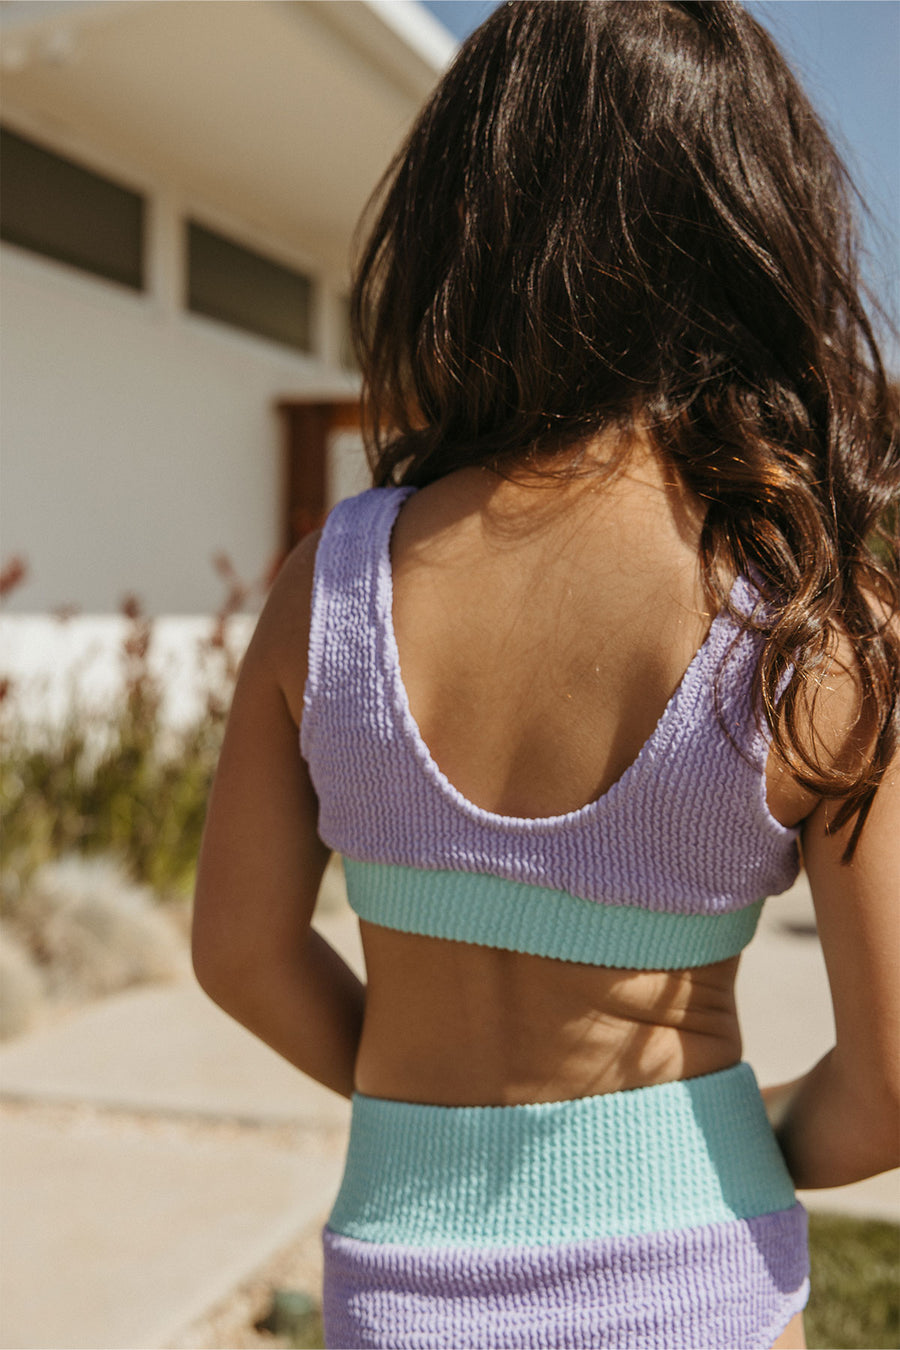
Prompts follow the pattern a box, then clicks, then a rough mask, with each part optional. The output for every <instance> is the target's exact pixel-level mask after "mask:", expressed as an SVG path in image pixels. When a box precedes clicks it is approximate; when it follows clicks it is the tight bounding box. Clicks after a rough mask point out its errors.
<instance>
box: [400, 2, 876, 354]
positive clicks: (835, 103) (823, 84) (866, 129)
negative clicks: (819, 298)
mask: <svg viewBox="0 0 900 1350" xmlns="http://www.w3.org/2000/svg"><path fill="white" fill-rule="evenodd" d="M549 2H550V0H548V3H549ZM421 3H423V4H424V5H425V8H426V9H429V10H431V11H432V13H433V14H435V15H436V17H437V18H438V19H440V20H441V22H442V23H444V25H445V26H446V27H447V28H449V29H450V31H451V32H452V33H454V34H455V35H456V36H457V37H460V38H462V37H465V36H466V35H467V34H468V33H470V32H471V31H472V29H473V28H475V27H477V26H478V24H479V23H481V21H482V20H483V19H484V18H486V16H487V15H488V14H489V13H490V12H491V10H492V9H494V8H495V3H496V0H421ZM747 8H748V9H749V10H750V11H751V13H752V14H753V15H754V16H755V17H756V18H758V19H759V20H760V21H761V22H762V23H764V24H765V26H766V27H767V28H768V29H769V31H770V32H771V33H772V35H773V37H774V38H775V40H776V41H777V42H778V44H779V46H780V47H781V49H782V51H783V52H784V53H785V55H786V56H787V57H788V59H789V60H790V61H791V63H792V65H793V67H794V69H795V70H796V71H797V73H798V74H799V75H800V77H801V79H802V81H803V84H804V87H805V88H806V91H807V93H808V95H809V97H810V98H811V100H812V102H813V104H814V105H815V106H816V108H817V109H818V111H819V113H820V114H821V116H822V117H823V118H824V119H825V122H826V123H827V125H828V127H829V129H830V131H831V133H832V135H833V136H834V138H835V141H836V143H837V145H838V146H839V148H840V150H841V153H842V154H843V156H844V159H845V161H846V163H847V165H848V167H849V168H850V171H851V173H852V174H853V177H854V179H855V181H856V182H857V184H858V186H859V187H860V188H861V190H862V193H863V196H864V197H865V199H866V201H867V202H868V205H869V207H870V209H871V211H872V213H873V216H874V223H873V224H869V225H866V226H865V227H864V233H863V237H864V239H865V241H866V246H867V249H868V252H869V255H870V256H869V260H868V265H867V275H868V278H869V281H870V284H871V285H872V286H873V288H874V290H875V291H876V293H877V294H878V296H879V297H880V298H881V300H882V302H883V303H888V304H890V308H891V311H892V315H893V318H894V322H895V323H900V275H898V274H900V266H898V255H900V224H898V222H900V0H747ZM891 296H892V297H893V299H892V301H891V300H890V299H889V297H891ZM886 345H887V346H888V347H889V348H890V347H892V346H893V344H892V343H888V344H886ZM896 355H897V349H896V347H895V348H894V356H895V357H896ZM892 364H893V365H896V364H898V362H897V360H896V359H894V360H892Z"/></svg>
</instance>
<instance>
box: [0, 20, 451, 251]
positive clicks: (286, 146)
mask: <svg viewBox="0 0 900 1350" xmlns="http://www.w3.org/2000/svg"><path fill="white" fill-rule="evenodd" d="M454 51H455V43H454V40H453V39H452V38H451V37H450V36H449V34H447V33H445V31H444V29H443V28H442V26H441V25H440V24H439V23H438V22H437V21H436V20H435V19H434V18H433V16H432V15H430V14H429V13H428V11H427V10H425V9H423V8H422V7H421V6H419V5H418V4H417V3H416V0H100V2H99V3H97V0H5V2H4V3H2V4H0V63H2V67H3V77H4V79H3V83H4V89H3V116H4V119H5V120H7V121H8V122H9V123H10V125H13V126H17V125H18V126H19V128H20V129H21V130H23V131H24V132H28V131H30V132H31V134H33V135H35V136H38V135H40V134H41V133H42V132H43V133H44V134H45V136H46V139H47V140H48V141H49V142H50V143H52V144H56V145H60V146H61V148H66V147H68V148H69V150H70V152H71V151H72V149H73V147H74V148H75V149H77V147H78V146H79V145H81V144H83V145H84V146H85V147H86V148H95V149H96V150H98V151H99V152H101V153H102V154H104V155H105V156H107V158H108V162H109V163H117V164H121V165H122V166H123V168H125V170H126V172H127V170H128V168H129V167H132V168H133V173H134V175H135V176H136V177H137V178H140V177H142V176H144V177H147V176H149V177H150V178H151V179H154V178H155V179H158V180H159V181H160V182H161V183H167V184H168V183H172V182H174V183H175V184H176V185H177V187H178V190H179V191H180V192H182V193H183V194H184V195H185V197H186V198H187V199H188V202H189V203H190V202H194V203H196V204H199V205H200V207H201V209H202V205H203V204H204V203H206V204H207V205H208V207H209V208H210V209H212V210H219V211H221V212H224V213H228V214H230V215H232V216H234V217H235V218H236V219H238V220H242V221H244V222H245V223H246V225H247V227H248V228H250V229H258V230H259V231H260V232H261V233H269V234H271V233H273V232H275V233H277V236H278V237H285V238H289V239H295V240H296V241H297V245H298V247H300V248H302V249H303V250H305V251H309V252H314V253H315V254H316V256H318V257H320V258H322V260H323V261H324V262H326V263H328V264H330V265H332V266H334V267H337V268H341V269H343V266H344V264H345V262H346V257H347V253H348V250H349V246H350V241H351V238H352V233H353V229H354V226H355V224H356V221H357V220H358V218H359V214H360V212H361V210H362V208H363V206H364V204H365V202H366V199H367V198H368V196H369V193H370V192H371V190H372V188H373V187H374V185H375V184H376V182H377V181H378V179H379V177H380V175H381V173H382V172H383V170H384V169H385V168H386V166H387V164H388V163H389V161H390V159H391V157H392V155H393V154H394V152H395V151H396V149H397V147H398V146H399V144H400V142H401V141H402V138H403V136H404V135H405V133H406V131H407V130H408V128H409V126H410V124H411V122H412V120H413V118H414V116H415V114H416V112H417V110H418V108H419V107H420V105H421V103H422V102H423V101H424V99H425V98H426V97H427V96H428V94H429V93H430V91H431V90H432V88H433V87H434V85H435V83H436V82H437V80H438V78H439V77H440V74H441V73H442V71H443V70H444V69H445V68H446V66H447V64H448V63H449V61H450V60H451V59H452V56H453V53H454Z"/></svg>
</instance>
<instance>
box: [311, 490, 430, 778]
mask: <svg viewBox="0 0 900 1350" xmlns="http://www.w3.org/2000/svg"><path fill="white" fill-rule="evenodd" d="M411 491H412V489H411V488H370V489H369V490H368V491H367V492H362V493H360V494H359V495H358V496H356V497H348V498H347V499H345V500H344V501H341V502H338V504H337V506H335V507H334V508H333V510H332V511H331V513H330V514H329V516H328V519H327V520H326V522H325V525H324V527H323V529H322V535H321V538H320V540H319V546H318V549H317V551H316V565H315V572H314V577H313V592H312V605H311V613H310V627H309V666H308V674H307V679H306V688H305V690H304V695H303V721H302V725H301V728H300V749H301V753H302V755H303V757H304V759H305V760H306V761H307V763H308V764H309V765H310V768H311V769H312V768H313V763H314V761H315V760H316V759H317V758H321V752H320V750H319V745H318V742H319V740H320V738H321V735H322V734H323V732H325V733H326V735H327V727H328V725H329V723H330V722H331V721H333V719H334V718H335V716H337V717H338V718H341V719H342V716H343V713H342V710H346V711H349V708H350V706H351V705H352V703H353V701H354V700H358V699H360V698H361V699H363V700H366V699H368V698H371V696H372V694H373V692H374V691H373V688H372V679H373V669H372V656H373V650H374V643H375V641H376V640H377V632H378V615H379V591H380V589H381V587H382V586H383V582H384V578H383V575H382V574H383V570H384V568H383V565H384V563H385V562H386V560H387V558H388V547H389V540H390V532H391V529H392V527H393V523H394V519H395V517H396V514H397V511H398V510H399V509H400V504H401V502H402V501H403V500H404V498H405V497H407V496H408V495H409V494H410V492H411ZM314 781H315V774H314Z"/></svg>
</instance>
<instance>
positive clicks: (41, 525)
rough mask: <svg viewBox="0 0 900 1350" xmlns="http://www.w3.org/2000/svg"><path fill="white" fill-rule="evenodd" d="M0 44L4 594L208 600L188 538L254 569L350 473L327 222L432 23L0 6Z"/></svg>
mask: <svg viewBox="0 0 900 1350" xmlns="http://www.w3.org/2000/svg"><path fill="white" fill-rule="evenodd" d="M0 39H2V42H0V62H2V73H3V93H2V105H0V120H2V127H3V133H4V134H3V163H4V168H3V175H4V182H3V189H4V190H3V196H2V225H0V233H2V239H3V242H2V244H0V287H2V325H0V331H2V352H0V363H2V364H0V379H2V414H0V418H2V420H0V430H2V449H0V455H2V459H0V474H2V477H0V492H2V498H0V558H2V559H3V560H8V559H9V558H10V557H12V556H16V555H21V556H23V557H24V558H25V559H26V560H27V564H28V578H27V581H26V582H25V584H23V585H22V586H21V587H19V588H18V589H17V590H16V591H15V592H14V593H13V594H12V595H11V596H10V598H9V600H8V602H7V604H8V608H9V609H10V610H13V611H17V612H19V613H24V612H30V613H35V612H41V611H44V612H46V611H49V610H52V609H55V608H56V607H58V606H65V605H69V604H74V605H77V606H78V607H79V608H80V609H81V610H82V611H83V612H87V613H103V612H111V611H113V610H115V609H116V608H117V607H118V605H119V602H120V600H121V597H122V596H123V594H124V593H126V592H134V593H136V594H137V595H138V596H139V597H140V599H141V600H142V602H143V603H144V605H145V607H146V608H147V609H148V610H149V612H151V613H168V614H173V613H174V614H177V613H200V612H206V611H209V610H211V609H213V608H215V607H216V606H217V604H218V603H219V601H220V600H221V598H222V583H221V580H220V579H219V578H218V577H217V576H216V574H215V572H214V569H213V567H212V565H211V558H212V556H213V555H214V554H216V553H218V552H225V553H227V554H228V555H229V557H230V558H231V559H232V561H233V563H234V566H235V567H236V569H237V571H238V573H239V574H240V575H241V576H243V577H245V578H247V579H251V578H253V577H256V576H258V575H260V574H261V573H262V572H263V570H264V569H265V568H266V566H267V564H268V563H269V562H270V561H271V560H272V558H273V556H274V555H276V554H277V553H278V552H279V551H280V550H281V549H283V548H284V546H285V545H286V543H287V542H288V540H289V537H290V535H291V534H292V533H293V534H296V533H297V531H298V530H302V529H303V528H305V527H308V526H309V524H310V523H312V522H314V521H315V520H316V519H317V518H318V517H319V516H320V515H321V511H322V509H323V507H324V506H325V505H327V504H328V503H329V502H330V501H332V500H334V499H335V498H336V497H337V496H340V495H345V494H346V493H347V492H348V491H352V490H355V489H356V488H357V487H358V486H362V485H363V483H364V478H363V476H362V468H363V466H362V458H361V452H360V450H359V444H358V437H356V435H355V433H353V432H352V431H349V432H348V431H347V430H345V431H344V432H343V433H342V434H341V433H340V430H339V429H340V427H341V426H342V425H343V426H344V427H348V426H349V427H352V425H353V420H354V417H353V405H354V402H355V399H356V395H357V392H358V379H357V377H356V376H355V375H354V374H353V372H352V369H350V368H349V366H348V357H347V345H346V296H347V289H348V275H349V271H348V259H349V256H350V248H351V239H352V235H353V230H354V227H355V224H356V222H357V219H358V217H359V214H360V211H361V210H362V208H363V206H364V204H365V202H366V200H367V197H368V195H369V193H370V191H371V189H372V188H373V186H374V185H375V183H376V181H377V180H378V178H379V177H380V175H381V173H382V171H383V170H384V168H385V167H386V165H387V164H388V162H389V160H390V158H391V156H392V154H393V153H394V151H395V150H396V149H397V147H398V145H399V144H400V142H401V140H402V138H403V136H404V133H405V132H406V130H407V128H408V127H409V125H410V123H411V121H412V119H413V117H414V115H415V113H416V111H417V109H418V107H419V106H420V105H421V103H422V101H423V99H424V98H425V97H426V96H427V94H428V93H429V92H430V90H431V88H432V87H433V85H434V83H435V82H436V80H437V78H438V76H439V74H440V72H441V71H442V69H443V68H444V67H445V65H446V64H447V62H448V61H449V59H450V57H451V56H452V53H453V50H454V43H453V40H452V38H450V37H449V35H447V34H446V33H445V32H444V30H443V28H442V27H441V26H440V25H439V24H438V23H437V22H436V21H435V20H434V19H433V18H432V17H431V15H429V14H428V12H427V11H425V10H423V9H420V8H419V6H418V5H417V4H415V2H414V0H237V2H235V0H124V2H123V3H119V2H118V0H101V3H94V2H93V0H68V3H57V0H36V2H35V3H20V2H19V0H5V3H3V4H2V7H0ZM284 402H292V403H294V404H295V405H296V406H295V407H294V409H293V411H291V412H285V411H284V410H283V409H282V410H279V407H278V405H279V404H280V403H284ZM310 403H312V405H313V406H312V407H311V408H310V406H309V405H310ZM289 422H290V423H291V427H289V425H288V423H289ZM291 428H292V429H291ZM335 429H338V430H337V434H334V433H335ZM348 437H349V439H348ZM326 440H327V441H328V445H329V450H328V453H327V456H326V457H325V459H324V461H323V460H322V458H321V450H322V446H323V444H324V443H325V441H326Z"/></svg>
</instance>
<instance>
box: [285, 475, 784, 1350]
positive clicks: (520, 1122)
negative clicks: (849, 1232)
mask: <svg viewBox="0 0 900 1350" xmlns="http://www.w3.org/2000/svg"><path fill="white" fill-rule="evenodd" d="M410 491H411V489H401V488H379V489H373V490H370V491H368V492H364V493H362V494H361V495H360V496H358V497H355V498H352V499H350V500H348V501H344V502H341V503H340V505H339V506H337V507H336V508H335V509H334V511H333V512H332V513H331V515H330V516H329V518H328V521H327V523H326V525H325V528H324V531H323V533H322V538H321V541H320V544H319V549H318V553H317V557H316V571H315V581H314V589H313V606H312V622H311V630H310V648H309V678H308V681H307V686H306V691H305V697H304V712H303V727H302V740H301V748H302V753H303V756H304V758H305V759H306V761H307V764H308V765H309V769H310V773H311V776H312V781H313V784H314V786H315V789H316V792H317V794H318V798H319V803H320V815H319V833H320V835H321V837H322V839H323V840H324V841H325V843H326V844H328V845H329V846H330V847H331V848H333V849H335V850H336V851H338V852H340V853H341V854H342V855H343V857H344V861H345V870H346V876H347V888H348V893H349V896H350V903H351V904H352V906H353V908H354V909H355V910H356V912H357V913H358V914H359V916H360V917H361V918H363V919H366V920H368V921H369V922H370V923H374V924H380V925H382V926H385V927H389V928H394V929H398V930H400V931H403V932H409V933H419V934H426V935H429V936H432V937H437V938H444V939H449V940H456V941H462V942H471V943H477V944H481V945H484V946H488V947H496V948H505V949H507V950H512V951H519V952H529V953H532V954H534V955H539V956H545V957H549V958H553V959H556V960H561V961H578V962H582V963H584V962H588V963H592V964H595V965H598V966H618V967H623V968H630V969H646V970H683V969H686V968H688V967H691V966H701V965H706V964H708V963H710V962H714V961H720V960H723V959H725V958H726V957H729V956H732V955H735V954H736V953H737V952H739V951H740V950H741V949H742V948H743V947H744V946H746V944H747V943H748V942H749V941H750V939H751V937H752V936H753V933H754V931H755V928H756V925H757V923H758V920H759V915H760V910H761V907H762V902H763V899H762V898H763V897H765V896H767V895H772V894H777V893H778V892H780V891H783V890H785V889H786V888H787V887H788V886H790V885H791V884H792V882H793V881H794V879H795V877H796V875H797V870H798V855H797V846H796V837H797V832H796V831H795V830H790V829H787V828H785V827H784V826H782V825H780V824H778V822H777V821H775V820H774V818H773V817H772V816H771V814H770V813H769V811H768V808H767V805H766V795H765V763H766V756H767V752H768V743H767V740H766V737H765V735H764V734H763V733H762V732H761V731H760V730H759V729H758V727H757V726H756V722H755V719H754V717H753V715H752V712H751V709H750V698H749V689H750V680H751V676H752V671H753V667H754V662H755V656H756V645H755V639H754V638H753V637H752V636H748V635H745V636H741V637H738V627H737V625H736V624H735V622H734V620H733V619H731V618H730V616H728V615H727V614H726V613H724V612H723V613H722V614H720V615H718V616H717V618H716V619H715V620H714V621H713V624H712V627H711V629H710V632H709V634H708V636H707V638H706V641H705V642H704V643H703V646H702V647H701V648H700V650H699V651H698V653H697V655H696V656H695V658H694V660H693V661H692V662H691V665H690V666H689V668H688V670H687V672H686V674H685V676H684V678H683V679H682V681H681V684H680V685H679V687H678V689H677V690H676V692H675V694H674V695H673V697H672V699H671V700H670V702H669V704H668V706H667V707H666V709H665V711H664V713H663V715H662V717H661V718H660V720H659V722H658V723H657V726H656V728H655V730H654V731H653V733H652V735H651V736H650V738H649V740H648V741H647V742H646V743H645V745H644V747H643V749H642V750H641V752H640V754H639V756H638V758H637V760H636V761H635V762H634V763H633V764H632V765H631V767H630V768H629V769H627V770H626V772H625V773H624V774H623V776H622V777H621V778H620V779H619V780H618V782H616V783H615V785H614V786H613V787H612V788H611V789H610V790H609V791H608V792H607V793H606V794H605V795H604V796H603V797H601V798H599V800H597V801H595V802H592V803H591V804H590V805H588V806H585V807H583V808H582V809H580V810H578V811H573V812H570V813H568V814H566V815H561V816H554V817H548V818H543V819H520V818H514V817H508V816H500V815H496V814H493V813H492V812H490V811H485V810H483V809H481V808H479V807H477V806H475V805H474V804H473V803H471V802H469V801H468V800H467V799H466V798H465V797H464V796H462V794H461V793H460V792H458V791H457V790H456V789H455V788H454V787H453V786H452V784H451V783H450V782H449V781H448V780H447V778H446V777H445V776H444V774H443V773H442V772H441V770H440V769H439V768H438V766H437V765H436V763H435V762H434V760H433V759H432V757H431V755H430V753H429V751H428V749H427V747H426V746H425V744H424V742H423V741H422V738H421V736H420V735H419V732H418V728H417V727H416V724H415V722H414V720H413V717H412V714H411V712H410V709H409V704H408V702H407V698H406V692H405V690H404V687H403V684H402V681H401V678H400V666H399V658H398V653H397V645H396V640H395V637H394V631H393V623H392V618H391V597H392V581H391V565H390V551H389V550H390V536H391V530H392V528H393V524H394V520H395V518H396V515H397V512H398V511H399V508H400V506H401V504H402V502H403V501H404V499H405V498H406V497H407V496H408V495H409V493H410ZM733 599H734V601H735V603H736V604H737V606H738V607H739V608H740V609H742V610H743V609H745V608H746V609H748V610H749V608H751V607H752V605H753V603H754V592H753V589H752V587H751V586H750V585H749V584H748V583H747V582H745V581H744V580H742V579H739V580H738V582H737V583H736V585H735V591H734V593H733ZM720 664H721V665H722V676H721V679H720V680H719V682H718V690H717V693H716V694H715V695H714V691H713V680H714V677H715V675H716V672H717V671H718V669H719V667H720ZM720 719H721V720H720ZM324 1242H325V1330H326V1338H327V1342H328V1345H329V1346H332V1347H342V1348H343V1350H347V1348H348V1347H361V1346H378V1347H391V1348H392V1350H396V1348H397V1347H447V1348H448V1350H449V1348H450V1347H523V1348H524V1347H535V1348H537V1347H540V1348H541V1350H545V1348H546V1347H582V1346H583V1347H593V1348H596V1347H615V1348H616V1350H634V1347H666V1350H676V1348H677V1347H703V1348H704V1350H709V1348H711V1347H722V1348H723V1350H724V1348H725V1347H728V1348H729V1350H733V1348H734V1347H747V1348H748V1350H749V1347H761V1348H762V1347H769V1346H771V1344H772V1342H773V1341H774V1340H775V1339H776V1338H777V1336H778V1335H779V1334H780V1332H781V1331H782V1330H783V1329H784V1327H785V1326H786V1325H787V1323H788V1321H789V1320H790V1318H791V1317H792V1316H793V1315H794V1314H795V1313H796V1312H798V1311H799V1310H800V1309H801V1308H803V1306H804V1305H805V1303H806V1297H807V1293H808V1279H807V1275H808V1259H807V1250H806V1215H805V1213H804V1211H803V1209H802V1207H801V1206H800V1205H799V1204H798V1203H797V1201H796V1197H795V1195H794V1191H793V1187H792V1184H791V1180H790V1177H789V1176H788V1173H787V1171H786V1169H785V1166H784V1163H783V1161H782V1158H781V1154H780V1153H779V1150H778V1147H777V1145H776V1143H775V1140H774V1137H773V1135H772V1131H771V1129H770V1127H769V1125H768V1122H767V1120H766V1116H765V1111H764V1109H763V1104H762V1100H761V1098H760V1095H759V1090H758V1088H757V1086H756V1082H755V1079H754V1076H753V1072H752V1070H751V1069H750V1067H749V1065H746V1064H739V1065H736V1066H734V1067H733V1068H730V1069H725V1070H723V1071H722V1072H719V1073H714V1074H709V1075H706V1076H704V1077H702V1078H694V1079H689V1080H685V1081H681V1082H673V1083H664V1084H661V1085H659V1086H653V1087H647V1088H638V1089H634V1090H630V1091H623V1092H615V1093H609V1094H604V1095H601V1096H595V1097H588V1098H581V1099H577V1100H574V1101H564V1102H550V1103H541V1104H535V1105H524V1106H509V1107H436V1106H422V1105H417V1104H411V1103H404V1102H396V1101H386V1100H381V1099H377V1098H373V1097H366V1096H362V1095H359V1094H358V1095H357V1096H356V1097H355V1098H354V1102H353V1116H352V1126H351V1138H350V1146H349V1151H348V1157H347V1163H346V1169H345V1174H344V1180H343V1183H342V1186H341V1190H340V1193H339V1195H338V1198H337V1201H336V1203H335V1206H334V1210H333V1212H332V1214H331V1216H330V1218H329V1221H328V1224H327V1227H326V1230H325V1234H324Z"/></svg>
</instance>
